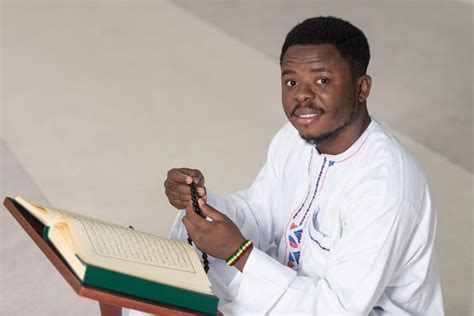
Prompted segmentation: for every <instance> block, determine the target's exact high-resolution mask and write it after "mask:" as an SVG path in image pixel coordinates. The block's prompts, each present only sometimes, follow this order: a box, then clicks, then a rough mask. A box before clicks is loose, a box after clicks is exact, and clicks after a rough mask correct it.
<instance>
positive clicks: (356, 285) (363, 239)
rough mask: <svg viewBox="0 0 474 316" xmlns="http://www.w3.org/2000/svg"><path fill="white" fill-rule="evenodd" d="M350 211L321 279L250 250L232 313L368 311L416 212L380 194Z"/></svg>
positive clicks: (389, 273) (404, 242) (399, 253)
mask: <svg viewBox="0 0 474 316" xmlns="http://www.w3.org/2000/svg"><path fill="white" fill-rule="evenodd" d="M351 213H352V214H353V215H351V218H350V219H349V220H348V222H347V223H346V225H345V227H344V233H343V236H342V237H341V239H340V240H339V241H338V242H337V244H335V245H333V249H332V250H331V255H330V257H329V259H328V263H327V265H326V267H327V268H326V271H322V272H321V274H320V275H321V278H317V277H306V276H297V275H296V272H294V271H293V270H292V269H290V268H288V267H286V266H284V265H282V264H281V263H279V262H277V261H276V260H274V259H273V258H271V257H270V256H268V255H266V254H265V253H263V252H262V251H260V250H258V249H254V250H253V251H252V253H251V254H250V256H249V258H248V261H247V263H246V265H245V267H244V271H243V273H242V278H241V282H240V288H239V290H238V294H237V296H236V298H235V300H234V301H233V305H232V306H233V308H234V310H233V311H232V313H235V314H265V313H268V312H272V313H275V314H299V313H301V314H313V315H341V314H350V315H368V314H369V312H370V311H371V310H372V308H373V307H374V304H376V302H377V300H378V299H379V298H380V296H381V295H382V293H383V291H384V289H385V288H386V286H387V284H388V282H389V280H390V278H391V277H392V276H393V274H394V271H395V270H396V267H397V265H398V264H399V259H400V258H401V256H402V254H403V251H404V249H405V246H406V245H407V243H408V242H409V240H410V237H411V233H412V231H413V229H414V227H415V225H416V222H417V215H416V214H415V212H414V211H413V209H412V208H411V206H409V205H400V203H398V205H397V203H395V202H394V203H390V201H387V200H386V199H385V200H384V199H383V198H380V197H373V198H372V199H371V198H368V199H364V200H363V201H361V202H360V203H359V205H353V209H352V210H351ZM303 264H305V265H306V264H311V261H310V260H308V261H305V262H304V263H303Z"/></svg>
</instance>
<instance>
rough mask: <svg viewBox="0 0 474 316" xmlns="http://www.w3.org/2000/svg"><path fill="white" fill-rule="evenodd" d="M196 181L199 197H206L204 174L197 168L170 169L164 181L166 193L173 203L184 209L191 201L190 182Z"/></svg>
mask: <svg viewBox="0 0 474 316" xmlns="http://www.w3.org/2000/svg"><path fill="white" fill-rule="evenodd" d="M192 182H194V184H195V185H196V191H197V193H198V195H199V197H201V198H203V199H206V189H205V188H204V176H203V175H202V173H201V171H199V170H197V169H188V168H179V169H171V170H170V171H168V177H167V178H166V180H165V182H164V183H163V184H164V186H165V194H166V196H167V197H168V200H169V201H170V203H171V205H173V206H174V207H176V208H177V209H184V208H186V206H187V205H188V204H189V202H190V201H191V188H190V186H189V185H190V184H191V183H192Z"/></svg>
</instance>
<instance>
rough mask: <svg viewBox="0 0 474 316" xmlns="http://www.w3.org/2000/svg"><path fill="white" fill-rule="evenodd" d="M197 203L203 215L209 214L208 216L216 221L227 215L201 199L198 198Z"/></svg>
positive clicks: (220, 220)
mask: <svg viewBox="0 0 474 316" xmlns="http://www.w3.org/2000/svg"><path fill="white" fill-rule="evenodd" d="M198 204H199V207H200V208H201V211H202V212H203V215H204V216H205V217H207V216H209V217H210V218H212V219H213V220H215V221H218V222H223V221H224V220H225V219H226V217H227V216H225V215H224V214H222V213H221V212H219V211H218V210H216V209H215V208H213V207H212V206H210V205H209V204H206V202H205V201H204V200H203V199H199V200H198Z"/></svg>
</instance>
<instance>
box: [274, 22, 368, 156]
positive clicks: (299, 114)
mask: <svg viewBox="0 0 474 316" xmlns="http://www.w3.org/2000/svg"><path fill="white" fill-rule="evenodd" d="M369 58H370V53H369V45H368V43H367V39H366V38H365V36H364V34H363V33H362V32H361V31H360V30H359V29H357V28H356V27H354V26H352V25H351V24H350V23H348V22H346V21H343V20H341V19H337V18H333V17H317V18H312V19H308V20H305V21H303V22H302V23H300V24H298V25H297V26H295V27H294V28H293V29H292V30H291V31H290V33H288V35H287V37H286V40H285V43H284V44H283V48H282V53H281V57H280V63H281V71H282V72H281V75H282V77H281V78H282V103H283V108H284V110H285V113H286V115H287V117H288V119H289V120H290V122H291V123H292V124H293V125H294V126H295V128H296V129H297V130H298V131H299V133H300V135H301V136H302V137H303V138H304V139H305V140H307V141H308V142H309V143H311V144H316V145H317V147H318V149H319V150H320V151H322V152H326V153H333V154H334V153H339V152H342V151H344V150H345V149H347V148H348V147H349V146H350V145H352V144H353V143H354V142H355V141H356V140H357V138H358V137H359V136H360V134H361V133H362V132H363V131H364V130H365V128H366V127H367V125H368V123H369V122H370V117H369V115H368V113H367V109H366V99H367V97H368V95H369V92H370V86H371V78H370V77H369V76H367V75H366V70H367V65H368V62H369Z"/></svg>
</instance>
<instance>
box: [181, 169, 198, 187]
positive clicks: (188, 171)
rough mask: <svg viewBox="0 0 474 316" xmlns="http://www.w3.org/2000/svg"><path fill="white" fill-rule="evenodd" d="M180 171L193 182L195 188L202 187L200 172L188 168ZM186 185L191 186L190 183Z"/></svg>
mask: <svg viewBox="0 0 474 316" xmlns="http://www.w3.org/2000/svg"><path fill="white" fill-rule="evenodd" d="M180 170H181V171H182V172H183V173H185V174H187V175H188V176H190V177H192V180H193V181H194V184H196V186H204V176H203V175H202V173H201V171H199V170H198V169H189V168H181V169H180ZM186 183H188V182H186ZM188 184H191V182H189V183H188Z"/></svg>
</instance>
